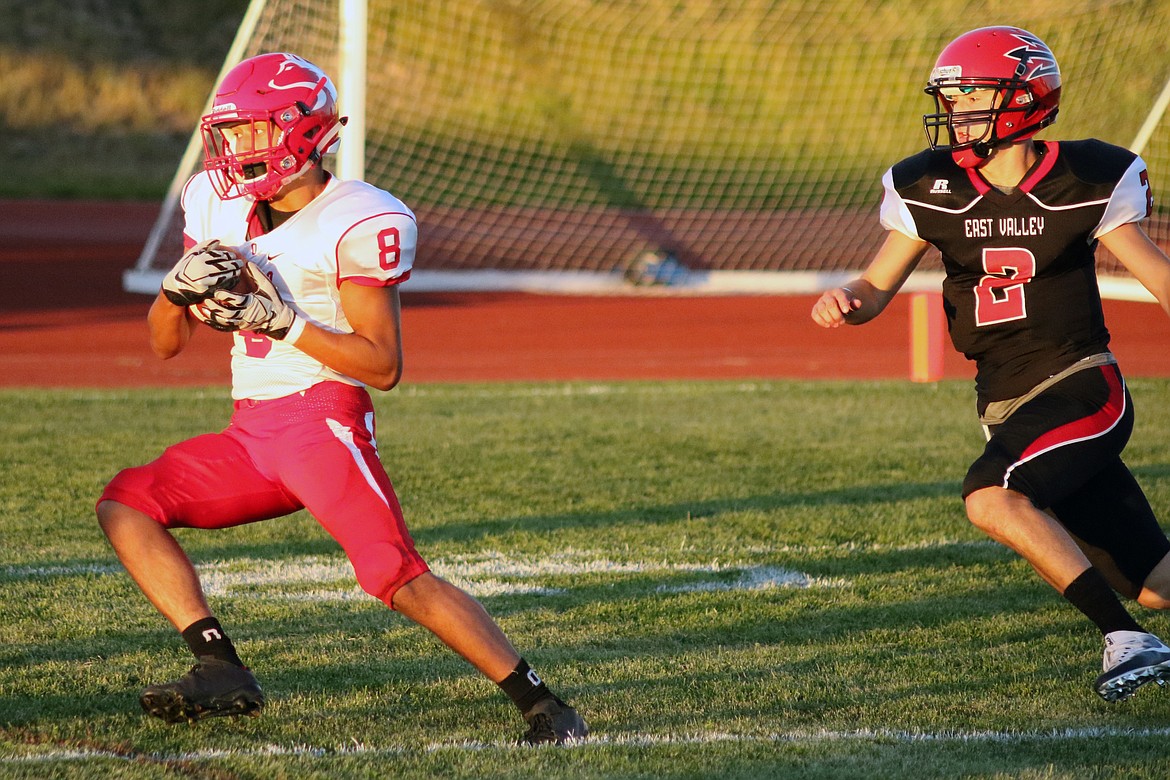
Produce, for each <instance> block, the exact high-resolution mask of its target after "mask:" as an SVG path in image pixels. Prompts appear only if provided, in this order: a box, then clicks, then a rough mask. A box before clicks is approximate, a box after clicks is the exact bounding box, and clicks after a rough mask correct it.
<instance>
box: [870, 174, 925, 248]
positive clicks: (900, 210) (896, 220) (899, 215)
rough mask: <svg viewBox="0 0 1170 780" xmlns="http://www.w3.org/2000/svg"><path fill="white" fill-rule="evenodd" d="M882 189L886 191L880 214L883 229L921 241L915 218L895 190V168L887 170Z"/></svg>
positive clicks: (883, 177)
mask: <svg viewBox="0 0 1170 780" xmlns="http://www.w3.org/2000/svg"><path fill="white" fill-rule="evenodd" d="M882 188H883V189H884V190H885V194H883V195H882V207H881V211H880V213H879V218H880V220H881V223H882V227H884V228H885V229H886V230H897V231H898V232H899V233H904V234H905V235H907V236H909V237H910V238H913V239H914V240H916V241H921V240H922V237H921V236H919V235H918V226H917V225H915V224H914V217H913V215H911V214H910V209H909V208H908V207H907V206H906V201H905V200H903V199H902V196H901V195H899V194H898V191H897V190H896V189H894V169H893V168H889V169H887V170H886V172H885V175H883V176H882Z"/></svg>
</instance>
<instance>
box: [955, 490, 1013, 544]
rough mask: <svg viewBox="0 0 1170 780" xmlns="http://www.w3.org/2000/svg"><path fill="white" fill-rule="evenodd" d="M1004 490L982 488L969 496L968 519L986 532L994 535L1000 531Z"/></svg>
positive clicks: (967, 505) (967, 501)
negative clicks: (999, 523) (998, 525)
mask: <svg viewBox="0 0 1170 780" xmlns="http://www.w3.org/2000/svg"><path fill="white" fill-rule="evenodd" d="M1002 493H1003V491H1002V490H1000V489H998V488H982V489H981V490H976V491H975V492H974V493H971V494H970V495H969V496H967V498H966V501H965V504H966V507H967V519H968V520H970V521H971V524H972V525H974V526H975V527H976V528H978V529H980V530H981V531H983V532H984V533H987V534H991V535H992V536H994V535H995V534H996V532H997V531H998V527H997V520H998V518H1000V517H1002V515H1003V507H1004V501H1003V496H1002Z"/></svg>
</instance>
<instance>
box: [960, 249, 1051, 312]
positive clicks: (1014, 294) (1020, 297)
mask: <svg viewBox="0 0 1170 780" xmlns="http://www.w3.org/2000/svg"><path fill="white" fill-rule="evenodd" d="M983 270H984V271H985V272H986V274H987V275H986V276H984V277H983V278H982V279H980V280H979V284H978V285H976V286H975V326H976V327H983V326H984V325H997V324H999V323H1001V322H1011V321H1012V320H1022V319H1024V318H1025V317H1027V316H1028V305H1027V301H1026V299H1025V294H1024V285H1026V284H1027V283H1028V282H1030V281H1032V278H1033V277H1034V276H1035V275H1036V256H1035V255H1033V254H1032V253H1031V252H1030V251H1028V250H1027V249H1021V248H1018V247H987V248H986V249H984V250H983Z"/></svg>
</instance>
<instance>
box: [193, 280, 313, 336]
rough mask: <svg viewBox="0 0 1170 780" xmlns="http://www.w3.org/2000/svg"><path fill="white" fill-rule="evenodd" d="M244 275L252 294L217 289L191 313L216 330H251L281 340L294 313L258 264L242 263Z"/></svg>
mask: <svg viewBox="0 0 1170 780" xmlns="http://www.w3.org/2000/svg"><path fill="white" fill-rule="evenodd" d="M243 273H244V275H245V276H246V277H247V278H248V280H250V281H251V282H252V286H253V287H254V288H255V289H254V290H253V291H252V292H250V293H243V294H241V293H234V292H231V291H230V290H216V291H215V293H214V294H213V296H212V297H211V298H208V299H206V300H204V301H203V302H202V303H201V304H199V305H198V306H196V307H194V308H193V309H192V311H193V312H194V313H195V316H196V317H197V318H199V319H200V320H202V321H203V322H205V323H207V324H208V325H210V326H211V327H213V328H215V329H216V330H225V331H236V330H250V331H252V332H253V333H262V334H264V335H265V336H268V337H269V338H271V339H276V340H277V341H280V340H281V339H283V338H284V337H285V336H287V335H288V331H289V328H291V327H292V326H293V323H294V322H296V319H297V315H296V313H295V312H293V310H292V309H291V308H290V307H289V306H288V304H286V303H285V302H284V300H283V299H281V297H280V293H279V292H278V291H277V289H276V286H275V285H273V284H272V280H270V279H269V278H268V277H267V276H265V275H264V272H263V271H261V270H260V267H259V266H258V265H256V264H255V263H245V264H244V271H243Z"/></svg>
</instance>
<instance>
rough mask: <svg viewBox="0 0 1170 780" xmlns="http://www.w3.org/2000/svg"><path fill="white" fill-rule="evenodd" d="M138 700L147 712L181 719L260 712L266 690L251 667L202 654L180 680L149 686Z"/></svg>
mask: <svg viewBox="0 0 1170 780" xmlns="http://www.w3.org/2000/svg"><path fill="white" fill-rule="evenodd" d="M138 702H139V704H141V705H142V709H143V711H145V712H146V714H147V715H153V716H154V717H156V718H161V719H162V720H164V721H166V722H167V723H182V722H184V721H187V722H194V721H197V720H203V719H204V718H211V717H217V716H225V715H259V714H260V710H261V709H262V708H263V707H264V692H263V691H261V690H260V684H259V683H258V682H256V676H255V675H253V674H252V672H251V671H249V670H248V669H245V668H243V667H241V666H236V665H235V664H233V663H230V662H228V661H220V660H219V659H217V658H200V659H199V663H197V664H195V665H194V666H192V667H191V671H189V672H187V673H186V674H185V675H183V676H182V677H180V678H179V679H178V680H175V681H174V682H169V683H163V684H161V685H151V686H150V687H148V688H146V689H145V690H144V691H142V694H141V695H140V696H139V697H138Z"/></svg>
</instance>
